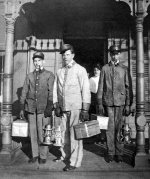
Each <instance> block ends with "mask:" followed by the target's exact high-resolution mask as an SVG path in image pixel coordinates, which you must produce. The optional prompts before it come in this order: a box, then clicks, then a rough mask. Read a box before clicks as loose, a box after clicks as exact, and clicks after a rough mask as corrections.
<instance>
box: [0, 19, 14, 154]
mask: <svg viewBox="0 0 150 179" xmlns="http://www.w3.org/2000/svg"><path fill="white" fill-rule="evenodd" d="M5 19H6V53H5V54H6V55H5V64H4V83H3V89H4V90H3V114H2V118H1V123H2V132H3V135H2V150H1V153H0V154H10V152H11V122H12V92H13V91H12V89H13V51H14V49H13V45H14V24H15V20H16V17H15V18H14V17H9V16H5Z"/></svg>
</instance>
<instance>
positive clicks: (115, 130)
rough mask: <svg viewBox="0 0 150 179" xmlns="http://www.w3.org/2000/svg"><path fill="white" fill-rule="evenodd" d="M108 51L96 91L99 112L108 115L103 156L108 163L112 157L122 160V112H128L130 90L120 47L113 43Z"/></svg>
mask: <svg viewBox="0 0 150 179" xmlns="http://www.w3.org/2000/svg"><path fill="white" fill-rule="evenodd" d="M109 51H110V57H111V60H110V62H109V63H108V64H106V65H104V66H103V68H102V70H101V74H100V80H99V87H98V92H97V99H98V104H99V114H105V115H107V116H108V117H109V122H108V130H107V131H106V137H107V149H108V154H107V156H106V157H105V160H106V162H108V163H109V162H111V161H113V160H114V157H115V159H116V161H117V162H122V161H123V151H122V150H121V148H120V147H121V141H120V131H121V127H122V122H123V118H122V114H123V113H124V115H126V116H128V115H129V114H130V105H131V95H130V94H131V93H130V91H132V89H130V88H131V86H130V85H129V75H128V69H127V67H125V66H123V65H121V64H120V62H119V55H120V47H119V46H116V45H113V46H111V47H110V49H109Z"/></svg>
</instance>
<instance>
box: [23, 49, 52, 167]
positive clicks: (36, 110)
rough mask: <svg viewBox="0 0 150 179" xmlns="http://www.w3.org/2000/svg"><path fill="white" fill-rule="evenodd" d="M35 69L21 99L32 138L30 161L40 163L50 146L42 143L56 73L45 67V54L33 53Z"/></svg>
mask: <svg viewBox="0 0 150 179" xmlns="http://www.w3.org/2000/svg"><path fill="white" fill-rule="evenodd" d="M33 63H34V66H35V70H34V71H33V72H31V73H29V74H28V75H27V76H26V79H25V82H24V85H23V90H22V95H21V99H20V105H21V111H20V117H21V118H24V112H26V113H27V117H28V120H29V130H30V132H29V133H30V138H31V149H32V158H31V159H30V160H29V163H35V162H36V161H37V160H39V163H40V164H44V163H46V158H47V153H48V146H44V145H42V142H43V128H44V126H45V125H47V124H48V123H49V121H50V117H51V115H52V108H53V83H54V75H53V73H52V72H50V71H47V70H45V69H44V67H43V63H44V54H43V53H42V52H35V53H34V54H33Z"/></svg>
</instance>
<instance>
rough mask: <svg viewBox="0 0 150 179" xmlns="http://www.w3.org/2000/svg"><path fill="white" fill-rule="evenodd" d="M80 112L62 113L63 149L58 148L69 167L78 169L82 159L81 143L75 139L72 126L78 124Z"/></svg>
mask: <svg viewBox="0 0 150 179" xmlns="http://www.w3.org/2000/svg"><path fill="white" fill-rule="evenodd" d="M80 112H81V110H72V111H69V112H64V113H63V117H62V126H63V127H62V128H63V132H62V133H63V134H62V135H63V147H61V148H60V150H61V155H62V158H63V159H64V160H66V161H68V162H69V164H70V165H71V166H74V167H80V166H81V162H82V158H83V141H82V140H76V139H75V132H74V127H73V126H74V125H76V124H78V123H79V117H80Z"/></svg>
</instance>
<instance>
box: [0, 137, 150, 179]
mask: <svg viewBox="0 0 150 179" xmlns="http://www.w3.org/2000/svg"><path fill="white" fill-rule="evenodd" d="M91 141H92V142H91ZM91 141H90V140H84V157H83V163H82V166H81V167H80V168H78V169H76V170H74V171H72V172H63V170H62V169H63V167H65V164H64V163H63V162H60V163H56V162H54V161H53V159H55V158H56V156H57V155H58V154H59V151H58V148H57V147H52V146H51V147H50V150H49V155H48V159H47V163H46V164H43V165H39V164H38V163H35V164H28V160H29V157H28V156H29V153H30V148H29V145H24V147H23V148H22V149H21V150H19V151H18V152H17V157H16V158H15V160H14V161H13V162H12V163H10V164H9V165H0V179H9V178H10V179H27V178H28V179H30V178H31V179H38V178H40V179H47V178H49V179H56V178H57V179H98V178H99V179H105V178H106V179H107V178H109V179H120V178H121V179H134V178H135V179H148V178H150V164H148V165H147V166H146V167H136V166H134V167H133V165H134V152H135V145H134V144H132V145H126V147H125V149H124V162H123V163H121V164H118V163H116V162H112V163H106V161H105V160H104V154H105V152H106V145H105V143H104V144H102V143H95V142H94V140H91Z"/></svg>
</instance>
